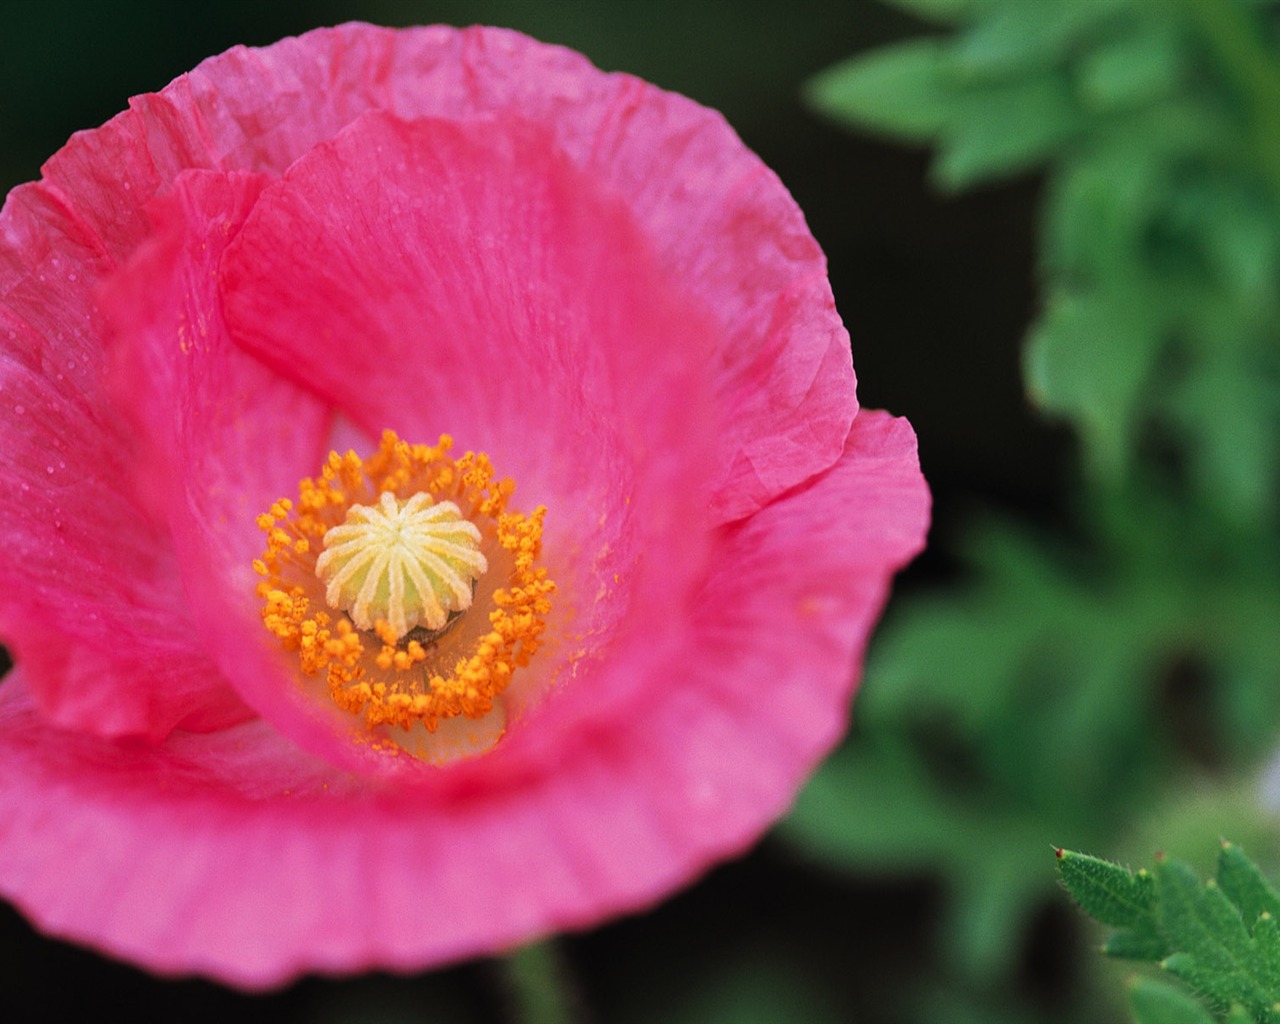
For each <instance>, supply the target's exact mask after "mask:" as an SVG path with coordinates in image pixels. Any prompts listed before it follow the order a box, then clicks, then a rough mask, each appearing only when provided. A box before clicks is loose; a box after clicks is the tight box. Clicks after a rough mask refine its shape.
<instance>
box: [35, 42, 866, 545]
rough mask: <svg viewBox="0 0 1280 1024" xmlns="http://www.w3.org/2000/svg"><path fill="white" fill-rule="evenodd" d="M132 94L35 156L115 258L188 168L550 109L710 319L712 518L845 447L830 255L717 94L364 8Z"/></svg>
mask: <svg viewBox="0 0 1280 1024" xmlns="http://www.w3.org/2000/svg"><path fill="white" fill-rule="evenodd" d="M131 107H132V110H130V111H129V112H127V113H126V114H122V115H121V116H120V117H118V118H116V119H114V120H113V121H112V122H110V123H109V124H107V125H105V126H104V127H103V128H102V129H100V130H99V131H97V132H86V133H81V134H80V135H78V136H76V137H75V138H74V139H73V140H72V141H71V143H69V144H68V146H67V147H66V148H65V149H64V150H63V151H62V152H60V153H59V154H57V155H56V156H55V157H54V159H52V160H51V161H50V162H49V164H48V165H47V166H46V168H45V174H46V177H47V178H48V179H49V180H50V181H51V182H53V183H54V184H56V186H57V187H58V188H59V189H61V190H62V191H63V192H64V193H65V194H67V195H72V196H75V197H77V201H78V202H79V203H80V206H81V208H82V210H84V211H86V212H85V213H84V216H85V217H86V218H87V220H88V221H89V222H91V223H92V226H93V229H94V230H95V231H96V232H97V233H98V234H99V235H100V236H101V238H102V239H103V240H104V244H105V245H106V246H107V248H108V251H110V252H111V253H112V254H113V255H115V256H116V257H117V258H121V257H122V256H123V255H124V254H125V253H126V252H127V247H128V245H129V243H130V240H131V239H132V238H134V237H136V233H137V230H138V229H139V228H140V227H141V226H142V225H140V224H139V223H138V222H139V213H138V210H139V208H140V205H141V204H142V203H143V202H145V201H146V199H148V198H150V196H151V195H153V194H154V193H155V192H156V191H157V190H160V189H162V188H163V187H164V184H165V183H166V182H168V181H171V180H172V179H173V177H174V176H175V175H176V174H177V173H178V172H179V171H181V170H182V169H183V168H187V167H213V168H221V169H224V170H230V169H233V168H242V169H247V170H255V171H268V172H272V173H280V172H282V171H284V170H285V169H286V168H287V167H289V166H290V165H291V164H292V163H293V162H294V161H295V160H297V159H298V158H299V157H301V156H302V155H303V154H305V153H307V152H308V151H309V150H310V149H311V148H312V147H313V146H315V145H316V144H318V143H320V142H321V141H323V140H325V139H328V138H331V137H332V136H333V135H335V134H336V133H337V132H338V131H339V130H340V129H341V128H342V127H343V126H345V125H347V124H349V123H350V122H351V121H353V120H354V119H355V118H357V117H359V116H360V115H361V114H362V113H365V112H367V111H369V110H375V109H383V110H386V111H388V112H390V113H392V114H394V115H396V116H399V117H402V118H417V117H446V118H457V119H464V120H471V119H476V118H486V117H508V118H509V117H513V116H514V117H519V118H523V119H525V120H527V121H530V122H534V123H538V124H541V125H544V126H546V127H547V128H548V130H549V131H550V132H551V134H552V143H553V145H554V146H555V147H556V148H557V149H558V150H559V151H561V152H562V153H564V154H565V155H566V157H567V158H568V160H569V161H570V162H572V163H573V164H575V165H576V166H577V167H579V168H580V169H581V170H582V172H583V176H584V179H586V180H590V181H592V182H595V183H597V185H598V186H599V187H601V188H603V189H606V190H609V191H612V192H613V193H615V194H616V195H618V196H620V197H622V198H623V199H624V200H625V202H626V205H627V206H628V209H629V210H630V211H631V214H632V216H633V217H634V218H635V220H636V222H637V224H638V225H639V228H640V230H641V232H642V233H643V234H644V235H645V236H646V237H647V238H648V240H649V244H650V245H651V247H652V248H653V250H654V252H655V253H656V254H657V258H658V260H659V262H660V264H661V266H662V267H663V268H664V269H665V270H666V271H667V272H668V273H670V274H671V275H673V276H676V277H679V278H682V279H683V280H684V281H685V282H686V284H687V287H688V290H689V291H690V292H691V293H696V294H698V295H699V296H700V297H702V299H703V300H704V302H705V303H706V306H707V309H708V310H709V312H710V314H711V315H712V316H713V318H714V321H715V326H716V328H717V339H718V340H717V342H716V350H715V353H714V357H713V360H712V362H711V364H710V365H711V368H712V374H713V376H714V382H715V393H716V397H717V399H718V402H719V404H720V405H721V406H722V407H724V408H726V409H729V410H731V412H732V414H731V415H730V416H729V417H727V419H726V422H725V426H724V429H723V431H722V434H721V438H720V441H719V451H718V457H717V459H716V465H717V466H718V467H720V468H719V470H718V472H717V476H716V478H715V479H714V480H712V481H711V485H712V492H713V497H712V508H713V510H714V512H715V514H716V516H717V517H718V518H720V519H722V520H729V519H734V518H738V517H740V516H743V515H747V514H749V513H750V512H751V511H753V510H754V509H756V508H759V507H760V506H762V505H764V504H765V503H767V502H768V501H769V500H771V499H772V498H773V497H774V496H776V495H777V494H780V493H782V491H784V490H786V489H788V488H790V487H792V486H794V485H796V484H798V483H800V482H802V481H804V480H806V479H808V478H809V477H811V476H813V475H814V474H815V473H817V472H820V471H821V470H823V469H825V468H826V467H828V466H830V465H831V464H832V463H834V462H835V460H836V459H837V458H838V457H839V455H840V451H841V446H842V444H843V442H844V439H845V437H846V436H847V435H848V432H849V424H850V422H851V421H852V418H853V415H854V413H855V411H856V409H857V402H856V399H855V397H854V388H855V381H854V375H853V366H852V363H851V360H850V357H849V342H848V335H847V333H846V332H845V330H844V327H843V326H842V324H841V323H840V319H839V317H838V316H837V314H836V312H835V305H834V302H833V300H832V297H831V291H830V286H829V285H828V283H827V277H826V262H825V260H824V258H823V256H822V253H821V251H820V250H819V248H818V246H817V244H816V243H815V242H814V240H813V238H812V236H811V235H810V233H809V231H808V228H807V227H806V225H805V223H804V217H803V215H802V214H801V212H800V210H799V208H798V207H797V206H796V204H795V202H794V200H792V198H791V196H790V195H789V194H788V193H787V191H786V189H785V188H784V187H783V185H782V184H781V182H779V181H778V179H777V177H776V176H775V175H774V174H773V172H772V171H770V170H769V169H768V168H767V167H765V166H764V164H763V163H761V161H760V160H759V158H757V157H756V156H755V154H753V153H751V152H750V151H749V150H748V149H747V148H746V147H745V146H744V145H743V144H742V141H741V140H740V139H739V138H738V137H737V135H735V134H734V132H733V130H732V129H731V128H730V127H729V126H728V125H727V124H726V123H725V121H724V119H723V118H722V117H721V116H720V115H719V114H717V113H715V112H714V111H711V110H707V109H706V108H705V107H702V106H699V105H698V104H696V103H694V102H692V101H691V100H688V99H686V98H685V97H683V96H678V95H675V94H673V93H668V92H664V91H663V90H660V89H657V88H655V87H653V86H651V85H648V84H647V83H645V82H643V81H640V80H639V79H636V78H633V77H632V76H629V75H624V74H610V75H606V74H602V73H601V72H600V71H599V70H597V69H596V68H595V67H593V66H592V65H591V63H590V62H589V61H588V60H587V59H586V58H584V57H583V56H581V55H580V54H577V53H574V52H572V51H569V50H566V49H563V48H561V47H556V46H547V45H544V44H542V43H538V42H536V41H534V40H532V39H529V38H528V37H526V36H523V35H521V34H519V33H517V32H511V31H508V30H504V29H493V28H480V27H473V28H468V29H464V30H456V29H451V28H447V27H443V26H432V27H429V28H418V29H406V30H399V31H394V30H390V29H382V28H375V27H373V26H369V25H360V24H349V25H342V26H340V27H338V28H334V29H320V30H317V31H314V32H309V33H307V34H306V35H303V36H300V37H298V38H296V39H287V40H284V41H282V42H280V43H277V44H276V45H274V46H271V47H268V48H266V49H261V50H250V49H245V48H244V47H236V48H235V49H232V50H230V51H228V52H227V53H225V54H222V55H221V56H218V57H214V58H211V59H209V60H207V61H205V62H204V63H203V64H201V65H200V66H199V67H198V68H196V69H195V70H194V71H192V72H191V73H190V74H189V75H183V76H181V77H180V78H178V79H176V80H175V81H174V82H173V83H172V84H171V85H170V86H168V87H167V88H166V89H165V90H164V91H163V92H161V93H158V94H153V95H148V96H141V97H137V98H135V99H134V100H133V101H132V102H131ZM122 153H124V154H126V155H128V157H129V159H127V160H125V161H123V162H121V160H120V155H121V154H122ZM102 167H112V169H113V174H112V176H111V177H112V178H116V177H117V176H118V179H119V180H115V181H113V180H110V179H107V178H104V176H103V175H102V174H101V173H100V172H99V170H98V169H99V168H102ZM121 182H122V183H123V184H121ZM130 190H131V191H130ZM130 196H132V197H134V201H133V202H130V201H129V198H130Z"/></svg>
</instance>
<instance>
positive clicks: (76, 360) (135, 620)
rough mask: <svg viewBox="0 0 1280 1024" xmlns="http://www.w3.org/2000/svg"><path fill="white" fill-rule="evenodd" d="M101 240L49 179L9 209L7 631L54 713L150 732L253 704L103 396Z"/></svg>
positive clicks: (2, 631)
mask: <svg viewBox="0 0 1280 1024" xmlns="http://www.w3.org/2000/svg"><path fill="white" fill-rule="evenodd" d="M111 267H112V261H111V258H110V257H109V256H108V255H107V253H106V247H105V244H104V243H103V241H102V239H101V238H100V237H99V236H98V235H97V234H96V233H95V232H94V230H93V228H92V227H91V226H90V225H88V224H87V222H86V221H85V219H84V218H83V217H82V216H81V214H80V212H79V210H78V209H77V208H76V207H74V206H72V205H70V203H69V201H68V200H67V199H66V197H65V196H63V195H61V194H60V193H59V192H58V191H57V190H56V189H55V188H52V187H48V186H45V185H30V186H24V187H22V188H19V189H15V190H14V192H13V193H12V194H11V195H10V197H9V199H8V201H7V202H6V204H5V207H4V211H3V213H0V345H2V348H0V433H2V434H3V436H4V438H5V450H4V454H3V457H2V458H0V524H3V525H2V526H0V531H2V533H0V546H2V547H3V549H4V551H5V557H4V558H3V560H0V640H3V642H5V643H6V644H8V645H9V646H10V647H11V648H12V649H13V651H14V655H15V657H16V659H17V660H19V661H21V662H22V663H23V664H24V665H25V666H26V668H27V677H28V680H29V683H30V686H31V687H32V689H33V691H34V692H35V693H36V695H37V698H38V699H39V701H40V703H41V705H42V706H43V708H44V709H45V711H46V713H47V714H48V715H49V716H50V717H51V719H52V720H53V721H55V722H58V723H59V724H61V725H64V726H68V727H75V728H81V729H85V730H87V731H90V732H95V733H99V734H102V735H112V736H115V735H140V736H145V737H147V738H149V739H151V740H153V741H158V740H160V739H161V738H163V737H164V736H165V735H166V734H167V733H168V732H169V731H170V730H171V729H172V728H174V727H175V726H178V725H181V726H183V727H185V728H215V727H218V726H220V725H223V724H226V723H227V722H230V721H236V720H239V719H241V718H243V717H244V715H245V714H246V712H245V709H244V707H243V705H242V704H241V703H240V701H239V700H238V698H237V697H236V696H235V694H234V693H233V692H232V691H231V690H230V689H229V688H228V687H227V686H226V685H225V683H224V682H223V680H222V679H221V677H220V676H219V675H218V673H217V671H216V669H214V667H213V665H212V663H211V662H210V661H209V660H208V659H207V658H206V657H205V656H204V654H203V652H202V651H201V650H200V648H199V645H198V643H197V642H196V641H195V640H194V638H193V630H192V623H191V620H190V618H189V617H188V616H187V614H186V602H185V600H184V598H183V595H182V589H181V586H180V584H179V581H178V578H177V573H176V571H175V563H174V559H173V555H172V552H171V551H170V550H169V548H168V544H167V538H166V537H165V536H164V534H163V532H162V531H160V530H157V527H156V522H155V517H156V514H157V512H156V510H155V509H154V508H152V507H149V506H148V505H147V503H146V502H145V501H143V500H142V499H141V498H140V497H139V496H138V495H136V494H135V493H134V492H133V489H132V469H133V464H134V459H135V453H134V451H133V441H132V438H131V436H130V431H129V430H128V428H127V426H126V424H125V422H124V421H123V419H122V418H121V417H120V416H118V415H117V414H116V413H115V411H114V410H113V408H112V405H111V403H110V401H109V400H108V399H107V397H106V395H105V394H104V388H103V384H102V374H103V366H104V354H103V351H102V347H101V341H100V334H101V321H100V317H99V316H98V311H97V307H96V304H95V303H94V299H93V288H94V284H95V281H96V280H97V279H98V278H99V277H100V276H101V275H102V274H103V273H104V272H106V271H108V270H110V269H111Z"/></svg>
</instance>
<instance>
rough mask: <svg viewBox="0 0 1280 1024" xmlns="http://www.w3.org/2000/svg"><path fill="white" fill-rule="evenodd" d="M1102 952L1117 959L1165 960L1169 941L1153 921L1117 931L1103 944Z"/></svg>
mask: <svg viewBox="0 0 1280 1024" xmlns="http://www.w3.org/2000/svg"><path fill="white" fill-rule="evenodd" d="M1102 952H1104V953H1105V954H1106V955H1107V956H1109V957H1113V958H1115V959H1117V960H1163V959H1164V958H1165V957H1166V956H1168V955H1169V943H1167V942H1166V941H1165V939H1164V936H1162V935H1161V934H1160V932H1159V931H1158V930H1157V928H1156V925H1155V922H1154V921H1152V922H1151V923H1149V924H1144V925H1142V926H1141V927H1138V928H1126V929H1122V930H1121V931H1118V932H1116V933H1115V934H1113V935H1112V936H1111V937H1110V938H1109V939H1107V941H1106V942H1104V943H1103V944H1102Z"/></svg>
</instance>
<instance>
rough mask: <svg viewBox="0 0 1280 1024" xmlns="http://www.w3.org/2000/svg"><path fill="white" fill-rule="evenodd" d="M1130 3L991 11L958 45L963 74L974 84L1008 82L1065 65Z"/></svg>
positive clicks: (1002, 6) (1046, 3) (1095, 0)
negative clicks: (1017, 76) (1082, 43)
mask: <svg viewBox="0 0 1280 1024" xmlns="http://www.w3.org/2000/svg"><path fill="white" fill-rule="evenodd" d="M1126 5H1127V0H1089V2H1088V3H1080V2H1078V0H1038V2H1036V3H1021V2H1016V0H1015V2H1013V3H1009V2H1003V3H996V4H993V5H991V7H990V8H988V9H987V10H985V11H983V13H982V17H980V18H977V19H975V20H974V22H973V24H972V27H971V28H970V29H969V31H968V32H966V33H964V34H963V35H961V36H960V38H959V39H958V41H957V43H956V47H955V55H956V63H957V67H958V69H959V70H960V71H961V72H962V73H964V74H965V75H967V76H970V77H973V78H979V77H981V78H995V77H1001V78H1003V77H1007V76H1010V75H1013V74H1016V73H1018V72H1023V71H1026V70H1028V69H1038V68H1045V67H1049V66H1052V65H1054V64H1056V63H1058V62H1060V61H1065V59H1066V57H1067V55H1068V49H1069V48H1070V47H1071V46H1072V45H1073V44H1074V43H1076V42H1078V41H1079V40H1080V38H1081V37H1082V36H1084V35H1085V34H1086V33H1088V32H1090V31H1091V30H1093V29H1095V28H1097V27H1098V25H1099V24H1100V23H1103V22H1106V21H1107V20H1109V19H1110V18H1111V17H1112V16H1113V15H1114V14H1115V13H1116V11H1118V10H1123V9H1124V7H1125V6H1126Z"/></svg>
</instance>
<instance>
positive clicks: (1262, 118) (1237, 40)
mask: <svg viewBox="0 0 1280 1024" xmlns="http://www.w3.org/2000/svg"><path fill="white" fill-rule="evenodd" d="M1181 2H1182V6H1183V7H1184V8H1186V10H1187V13H1188V16H1189V17H1190V18H1191V20H1192V22H1193V23H1194V24H1195V25H1196V26H1197V27H1198V28H1199V29H1200V31H1201V32H1202V33H1203V34H1204V38H1205V39H1206V40H1207V41H1208V43H1209V45H1210V46H1211V47H1212V49H1213V52H1214V53H1215V55H1216V56H1217V57H1218V60H1219V62H1220V64H1221V67H1222V70H1223V72H1224V73H1225V74H1226V75H1227V77H1228V78H1229V79H1230V80H1231V82H1232V84H1233V85H1234V86H1235V88H1236V91H1237V92H1238V94H1239V96H1240V99H1241V101H1242V102H1243V103H1244V105H1245V108H1246V110H1247V111H1248V116H1249V120H1250V122H1251V126H1252V129H1253V135H1254V139H1255V141H1256V144H1257V147H1258V155H1259V157H1260V159H1261V161H1262V164H1263V167H1264V168H1265V169H1266V174H1267V178H1268V182H1269V184H1270V186H1271V188H1272V190H1273V191H1274V192H1275V193H1276V196H1277V198H1280V118H1277V116H1276V111H1278V110H1280V63H1277V61H1276V58H1275V54H1274V53H1272V51H1271V49H1270V47H1269V46H1267V44H1266V41H1265V40H1264V39H1263V38H1262V35H1261V31H1260V28H1259V24H1258V21H1259V19H1258V17H1257V16H1256V15H1255V14H1254V13H1253V12H1252V11H1251V10H1249V9H1248V8H1247V7H1246V6H1245V5H1244V4H1241V3H1235V2H1229V0H1181Z"/></svg>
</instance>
